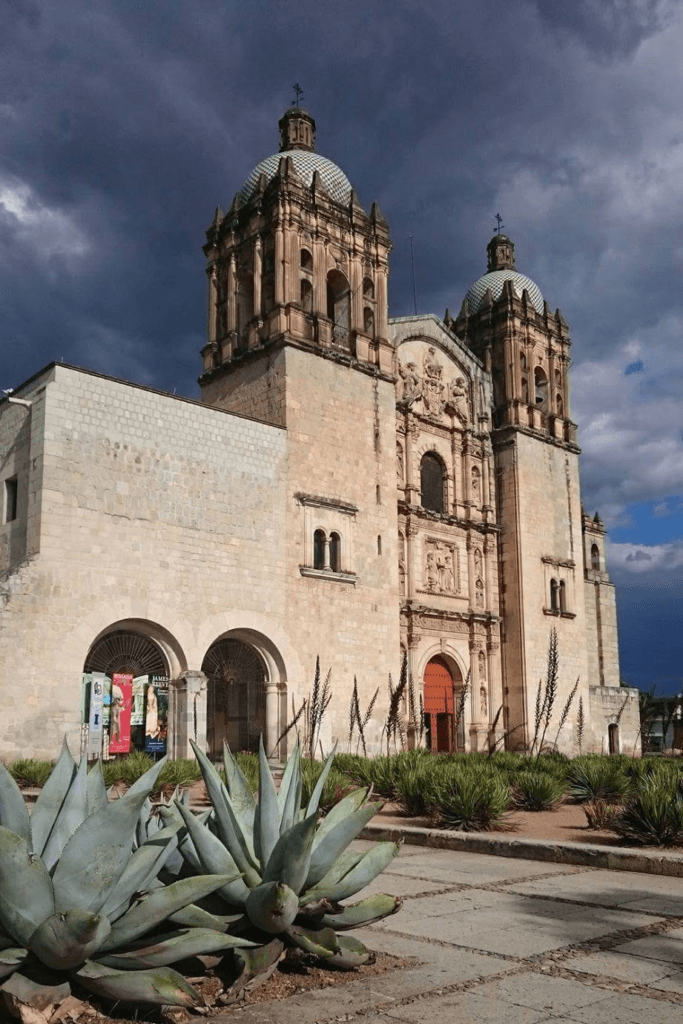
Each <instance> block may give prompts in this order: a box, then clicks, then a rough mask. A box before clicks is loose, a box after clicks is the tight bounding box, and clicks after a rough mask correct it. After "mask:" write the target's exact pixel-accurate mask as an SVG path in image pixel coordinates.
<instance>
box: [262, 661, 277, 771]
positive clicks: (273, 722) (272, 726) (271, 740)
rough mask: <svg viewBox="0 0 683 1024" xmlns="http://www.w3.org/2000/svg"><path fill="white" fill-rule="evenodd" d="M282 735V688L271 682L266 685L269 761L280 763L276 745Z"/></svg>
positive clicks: (267, 749) (266, 741)
mask: <svg viewBox="0 0 683 1024" xmlns="http://www.w3.org/2000/svg"><path fill="white" fill-rule="evenodd" d="M279 735H280V688H279V686H278V684H277V683H275V682H273V681H272V680H270V681H269V682H268V683H266V735H265V738H264V744H265V748H266V756H267V757H268V758H269V760H271V761H273V762H276V763H277V764H279V763H280V754H279V750H276V749H275V744H276V743H277V741H278V737H279Z"/></svg>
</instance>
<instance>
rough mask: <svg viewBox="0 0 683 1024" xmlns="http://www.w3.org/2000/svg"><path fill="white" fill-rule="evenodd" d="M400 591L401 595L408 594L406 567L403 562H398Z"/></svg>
mask: <svg viewBox="0 0 683 1024" xmlns="http://www.w3.org/2000/svg"><path fill="white" fill-rule="evenodd" d="M398 592H399V595H400V596H401V597H405V596H406V567H405V565H404V564H403V562H399V563H398Z"/></svg>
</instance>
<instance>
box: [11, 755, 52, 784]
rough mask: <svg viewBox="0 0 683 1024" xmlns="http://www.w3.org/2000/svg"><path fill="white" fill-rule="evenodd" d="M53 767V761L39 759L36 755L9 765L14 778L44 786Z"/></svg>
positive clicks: (18, 780)
mask: <svg viewBox="0 0 683 1024" xmlns="http://www.w3.org/2000/svg"><path fill="white" fill-rule="evenodd" d="M53 768H54V765H53V764H52V761H37V760H36V759H35V758H34V757H23V758H20V759H19V760H18V761H12V763H11V764H10V765H8V771H9V773H10V775H11V776H12V778H13V779H16V781H17V782H23V783H26V784H28V785H29V786H44V785H45V783H46V782H47V780H48V779H49V777H50V773H51V772H52V769H53Z"/></svg>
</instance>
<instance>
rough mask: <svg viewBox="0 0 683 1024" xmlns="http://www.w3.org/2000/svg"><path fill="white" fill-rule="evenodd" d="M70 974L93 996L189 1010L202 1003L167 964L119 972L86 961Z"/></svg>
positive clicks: (186, 983) (195, 992) (187, 984)
mask: <svg viewBox="0 0 683 1024" xmlns="http://www.w3.org/2000/svg"><path fill="white" fill-rule="evenodd" d="M73 977H74V978H75V979H76V980H77V981H78V982H80V984H81V985H82V986H83V988H85V989H87V990H88V991H89V992H94V993H95V995H98V996H105V997H106V998H107V999H117V1000H120V1001H122V1002H126V1003H137V1002H140V1003H155V1004H157V1005H159V1004H161V1005H164V1004H167V1005H169V1006H184V1007H187V1008H188V1009H189V1008H190V1007H193V1006H198V1005H199V1004H200V1003H201V996H200V995H199V993H198V992H197V991H196V989H194V988H193V987H192V985H190V984H189V983H188V982H187V981H185V979H184V978H183V977H182V976H181V975H180V974H178V973H177V971H174V970H172V968H170V967H157V968H154V969H153V970H148V971H120V970H116V969H115V968H112V967H105V966H104V964H98V963H93V962H92V961H88V962H87V963H85V964H83V966H82V967H81V968H79V970H77V971H74V972H73Z"/></svg>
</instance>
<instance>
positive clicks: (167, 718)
mask: <svg viewBox="0 0 683 1024" xmlns="http://www.w3.org/2000/svg"><path fill="white" fill-rule="evenodd" d="M144 629H145V627H144V626H143V625H142V624H141V625H140V627H139V628H131V627H123V628H112V629H111V630H109V631H107V632H105V633H103V634H102V635H101V636H99V637H98V638H97V640H96V641H95V642H94V643H93V644H92V646H91V648H90V650H89V652H88V654H87V657H86V659H85V663H84V667H83V707H84V736H86V737H87V736H88V733H89V734H90V739H89V741H88V753H89V754H90V755H96V754H100V753H101V754H102V755H103V756H104V757H108V756H113V755H114V754H125V753H128V752H130V751H133V750H144V751H147V752H148V753H151V754H162V753H165V752H168V753H171V754H172V755H173V756H176V757H177V756H192V752H191V749H189V739H193V740H196V741H197V742H198V743H199V744H200V746H204V739H205V742H206V748H207V750H208V752H209V753H210V755H211V756H212V757H214V758H219V757H220V756H221V754H222V750H223V741H224V740H225V741H226V742H227V743H228V744H229V746H230V748H231V749H232V750H251V751H255V750H258V743H259V737H260V736H261V735H263V737H264V741H265V743H266V746H267V747H268V752H269V753H270V752H271V751H272V749H273V748H274V747H275V746H276V743H277V740H278V735H279V726H280V722H279V713H278V712H279V690H278V688H277V686H269V676H270V674H272V673H269V669H268V665H267V662H266V660H264V658H263V656H262V655H261V653H260V652H259V651H258V650H257V649H256V647H254V646H252V645H250V644H249V643H246V642H244V641H243V640H241V639H236V638H233V637H229V636H228V637H221V638H219V639H218V640H216V641H214V643H213V644H211V646H210V647H209V649H208V650H207V652H206V654H205V655H204V658H203V661H202V666H201V671H200V672H189V671H180V672H178V671H177V668H178V666H177V664H174V661H175V660H177V659H174V658H173V657H172V656H171V654H170V652H169V651H168V650H165V649H164V648H165V646H166V645H165V644H164V643H162V642H161V641H160V639H159V638H158V637H156V636H154V635H149V633H148V632H146V631H144ZM274 682H277V680H275V681H274ZM273 698H275V700H273ZM268 700H270V705H271V707H270V715H267V702H268Z"/></svg>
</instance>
